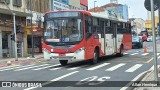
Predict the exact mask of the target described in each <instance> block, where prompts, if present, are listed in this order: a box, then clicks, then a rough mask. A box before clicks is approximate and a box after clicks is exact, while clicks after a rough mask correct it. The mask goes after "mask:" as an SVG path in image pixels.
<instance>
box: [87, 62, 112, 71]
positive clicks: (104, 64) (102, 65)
mask: <svg viewBox="0 0 160 90" xmlns="http://www.w3.org/2000/svg"><path fill="white" fill-rule="evenodd" d="M108 64H110V63H103V64H101V65H98V66H95V67H92V68H89V69H86V70H89V71H92V70H96V69H98V68H101V67H104V66H106V65H108Z"/></svg>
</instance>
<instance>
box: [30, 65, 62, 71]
mask: <svg viewBox="0 0 160 90" xmlns="http://www.w3.org/2000/svg"><path fill="white" fill-rule="evenodd" d="M59 65H60V64H55V65H51V66H46V67H42V68H36V69H33V70H41V69H46V68H50V67H55V66H59Z"/></svg>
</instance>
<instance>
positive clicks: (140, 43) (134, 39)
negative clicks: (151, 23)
mask: <svg viewBox="0 0 160 90" xmlns="http://www.w3.org/2000/svg"><path fill="white" fill-rule="evenodd" d="M134 47H138V48H143V41H142V39H141V38H140V37H138V36H132V48H134Z"/></svg>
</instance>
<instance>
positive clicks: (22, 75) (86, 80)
mask: <svg viewBox="0 0 160 90" xmlns="http://www.w3.org/2000/svg"><path fill="white" fill-rule="evenodd" d="M144 45H146V46H147V48H148V49H147V50H148V52H147V53H144V52H143V49H132V50H129V51H127V52H125V55H124V56H123V57H115V56H108V57H103V58H101V59H100V61H99V63H98V64H96V65H90V64H89V62H87V61H83V62H77V63H69V64H68V65H67V66H61V65H60V64H59V62H58V61H53V60H49V61H44V62H32V63H30V64H28V63H27V64H23V65H19V66H10V67H5V68H0V80H1V81H43V84H42V85H43V86H47V85H51V86H54V87H45V88H38V87H36V88H28V87H25V88H16V87H15V88H0V89H1V90H3V89H4V90H22V89H24V90H82V89H83V90H89V89H92V90H97V89H98V90H120V89H121V90H124V86H125V85H126V84H127V83H129V82H130V81H134V80H136V78H138V77H137V76H139V75H140V74H141V73H142V72H145V71H146V70H149V69H150V68H151V67H152V66H153V64H154V60H153V59H152V56H153V53H152V52H151V50H152V49H153V48H152V43H151V42H144ZM157 46H158V48H159V46H160V42H159V41H158V42H157ZM157 50H158V49H157ZM159 50H160V49H159ZM157 55H158V57H159V56H160V53H159V52H158V53H157ZM159 59H160V57H159ZM50 81H52V82H50ZM57 81H59V82H57ZM100 81H101V82H100ZM102 81H108V82H102ZM112 81H114V82H112ZM96 84H97V86H96ZM107 85H109V86H108V87H106V86H107ZM20 86H21V85H20ZM62 86H63V87H62Z"/></svg>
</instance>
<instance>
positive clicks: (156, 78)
mask: <svg viewBox="0 0 160 90" xmlns="http://www.w3.org/2000/svg"><path fill="white" fill-rule="evenodd" d="M150 2H151V20H152V34H153V54H154V63H155V64H154V78H155V81H156V82H158V70H157V45H156V37H155V36H156V35H155V14H154V0H150Z"/></svg>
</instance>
